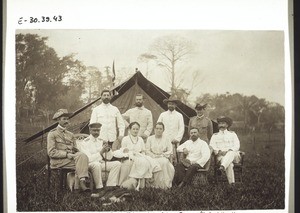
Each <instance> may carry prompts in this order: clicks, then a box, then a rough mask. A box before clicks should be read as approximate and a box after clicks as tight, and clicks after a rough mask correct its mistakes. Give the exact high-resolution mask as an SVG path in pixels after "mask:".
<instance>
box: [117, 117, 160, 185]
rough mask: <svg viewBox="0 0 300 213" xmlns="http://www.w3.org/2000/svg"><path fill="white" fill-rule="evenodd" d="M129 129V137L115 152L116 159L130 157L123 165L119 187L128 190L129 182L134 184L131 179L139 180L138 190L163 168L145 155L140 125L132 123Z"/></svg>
mask: <svg viewBox="0 0 300 213" xmlns="http://www.w3.org/2000/svg"><path fill="white" fill-rule="evenodd" d="M128 128H129V135H128V136H125V137H124V138H123V139H122V143H121V148H120V149H119V150H116V151H115V152H114V156H115V157H116V158H122V157H123V158H124V157H128V159H127V160H125V161H123V163H122V165H121V170H120V178H119V185H120V186H121V187H125V188H126V184H127V181H128V180H129V182H130V183H132V180H131V181H130V178H131V179H132V178H133V179H136V180H137V181H136V182H137V187H136V189H137V190H138V189H139V188H143V187H144V178H152V176H153V172H157V171H160V170H161V168H160V166H159V164H158V163H157V162H156V161H154V160H153V159H152V158H151V157H149V156H146V155H145V154H144V153H145V143H144V140H143V139H142V138H141V137H138V132H139V129H140V124H139V123H138V122H132V123H130V124H129V126H128ZM141 180H142V182H141ZM129 182H128V183H129Z"/></svg>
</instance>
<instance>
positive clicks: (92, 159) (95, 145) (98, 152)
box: [78, 123, 121, 190]
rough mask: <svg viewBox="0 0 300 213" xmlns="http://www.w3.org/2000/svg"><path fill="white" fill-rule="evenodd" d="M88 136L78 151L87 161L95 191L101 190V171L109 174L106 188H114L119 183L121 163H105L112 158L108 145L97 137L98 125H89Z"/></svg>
mask: <svg viewBox="0 0 300 213" xmlns="http://www.w3.org/2000/svg"><path fill="white" fill-rule="evenodd" d="M89 129H90V136H89V137H87V138H85V139H84V140H83V141H82V142H81V143H80V145H79V144H78V149H79V150H80V151H81V152H83V153H84V154H86V155H87V156H88V159H89V170H90V171H91V172H92V175H93V179H94V182H95V186H96V189H98V190H100V189H102V188H103V182H102V171H107V172H109V174H108V178H107V182H106V186H116V185H117V184H118V181H119V173H120V168H121V163H120V162H119V161H107V160H111V159H112V157H113V152H112V150H111V149H110V147H109V145H108V144H107V143H105V142H104V141H103V140H101V139H100V138H99V137H98V136H99V133H100V129H101V124H100V123H91V124H90V125H89Z"/></svg>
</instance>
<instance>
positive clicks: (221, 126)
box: [218, 125, 226, 129]
mask: <svg viewBox="0 0 300 213" xmlns="http://www.w3.org/2000/svg"><path fill="white" fill-rule="evenodd" d="M218 127H219V129H226V126H223V125H220V126H218Z"/></svg>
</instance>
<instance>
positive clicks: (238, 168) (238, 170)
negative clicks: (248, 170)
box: [214, 151, 245, 183]
mask: <svg viewBox="0 0 300 213" xmlns="http://www.w3.org/2000/svg"><path fill="white" fill-rule="evenodd" d="M239 152H240V156H241V159H240V161H239V162H238V163H235V162H233V171H234V177H235V182H243V167H244V157H245V152H242V151H239ZM219 167H220V162H218V160H217V155H215V154H214V176H215V181H216V182H217V183H218V182H219V181H222V182H224V181H227V177H226V176H224V175H223V176H222V175H221V176H220V175H218V169H219Z"/></svg>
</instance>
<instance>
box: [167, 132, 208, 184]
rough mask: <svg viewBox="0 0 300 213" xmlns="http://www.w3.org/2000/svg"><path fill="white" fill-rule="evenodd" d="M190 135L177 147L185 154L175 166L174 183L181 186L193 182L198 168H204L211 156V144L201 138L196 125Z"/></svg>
mask: <svg viewBox="0 0 300 213" xmlns="http://www.w3.org/2000/svg"><path fill="white" fill-rule="evenodd" d="M190 136H191V137H190V138H191V139H190V140H187V141H186V142H184V143H183V144H181V145H180V146H179V147H178V148H177V151H178V152H182V153H183V154H184V156H185V158H184V159H182V161H181V162H180V163H179V164H178V165H177V166H176V168H175V177H174V180H173V183H174V185H178V186H179V187H183V186H185V185H187V184H189V183H191V182H192V178H193V176H194V175H195V174H196V172H197V170H198V169H201V168H204V165H205V164H206V163H207V161H208V160H209V158H210V149H209V146H208V145H207V143H206V142H205V141H204V140H201V139H200V138H199V130H198V129H197V128H196V127H192V128H191V129H190Z"/></svg>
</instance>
